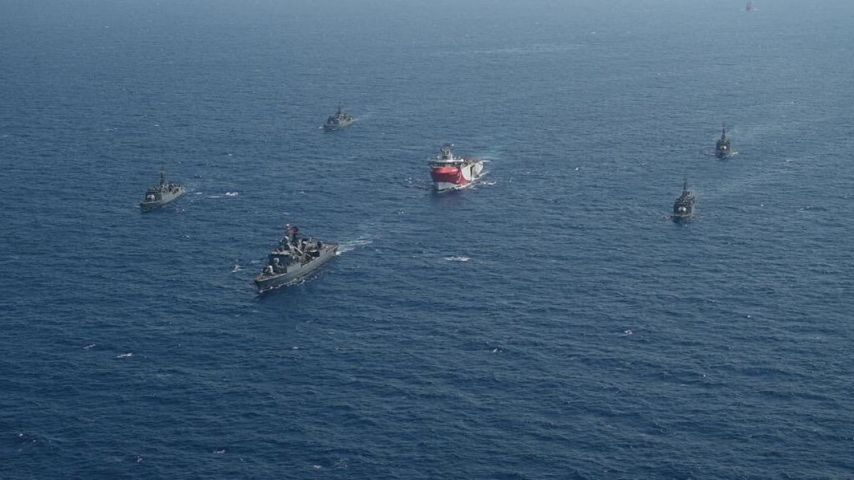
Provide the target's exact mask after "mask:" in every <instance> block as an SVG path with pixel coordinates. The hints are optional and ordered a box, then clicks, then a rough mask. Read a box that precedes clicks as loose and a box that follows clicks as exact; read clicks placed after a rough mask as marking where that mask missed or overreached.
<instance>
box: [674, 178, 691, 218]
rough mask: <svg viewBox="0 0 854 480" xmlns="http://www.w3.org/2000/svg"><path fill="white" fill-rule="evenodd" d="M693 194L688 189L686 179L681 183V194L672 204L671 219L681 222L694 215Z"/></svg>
mask: <svg viewBox="0 0 854 480" xmlns="http://www.w3.org/2000/svg"><path fill="white" fill-rule="evenodd" d="M695 200H696V199H695V198H694V194H693V193H691V192H690V191H688V180H685V182H684V183H683V184H682V195H679V198H677V199H676V202H675V203H674V204H673V221H674V222H682V221H687V220H690V219H691V217H693V216H694V202H695Z"/></svg>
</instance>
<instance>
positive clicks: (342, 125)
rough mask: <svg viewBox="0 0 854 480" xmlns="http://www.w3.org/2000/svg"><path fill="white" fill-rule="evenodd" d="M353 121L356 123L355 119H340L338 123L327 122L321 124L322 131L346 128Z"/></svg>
mask: <svg viewBox="0 0 854 480" xmlns="http://www.w3.org/2000/svg"><path fill="white" fill-rule="evenodd" d="M354 123H356V120H349V121H342V122H339V123H327V124H324V125H323V131H325V132H334V131H335V130H341V129H342V128H347V127H349V126H350V125H352V124H354Z"/></svg>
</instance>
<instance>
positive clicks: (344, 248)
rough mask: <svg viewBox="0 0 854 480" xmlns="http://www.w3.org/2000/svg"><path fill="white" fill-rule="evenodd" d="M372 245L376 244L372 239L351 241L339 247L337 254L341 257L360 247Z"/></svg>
mask: <svg viewBox="0 0 854 480" xmlns="http://www.w3.org/2000/svg"><path fill="white" fill-rule="evenodd" d="M372 243H374V241H373V240H371V239H368V238H360V239H356V240H349V241H345V242H341V243H340V244H339V245H338V252H336V253H335V254H336V255H341V254H342V253H346V252H350V251H352V250H355V249H357V248H359V247H364V246H366V245H370V244H372Z"/></svg>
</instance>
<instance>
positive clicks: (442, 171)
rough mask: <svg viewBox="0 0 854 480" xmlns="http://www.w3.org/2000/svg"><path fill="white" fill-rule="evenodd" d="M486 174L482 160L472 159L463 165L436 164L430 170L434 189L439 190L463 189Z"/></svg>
mask: <svg viewBox="0 0 854 480" xmlns="http://www.w3.org/2000/svg"><path fill="white" fill-rule="evenodd" d="M483 175H484V164H483V162H482V161H471V162H468V163H464V164H462V165H459V166H457V165H454V166H448V165H442V166H434V167H433V168H432V169H431V170H430V176H431V177H432V179H433V189H434V190H435V191H437V192H447V191H451V190H461V189H463V188H468V187H470V186H472V185H474V183H475V182H477V180H478V179H479V178H480V177H482V176H483Z"/></svg>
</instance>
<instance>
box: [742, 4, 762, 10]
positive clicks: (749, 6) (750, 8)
mask: <svg viewBox="0 0 854 480" xmlns="http://www.w3.org/2000/svg"><path fill="white" fill-rule="evenodd" d="M757 10H759V8H757V7H756V5H754V4H753V2H747V6H745V7H744V11H745V12H755V11H757Z"/></svg>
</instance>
